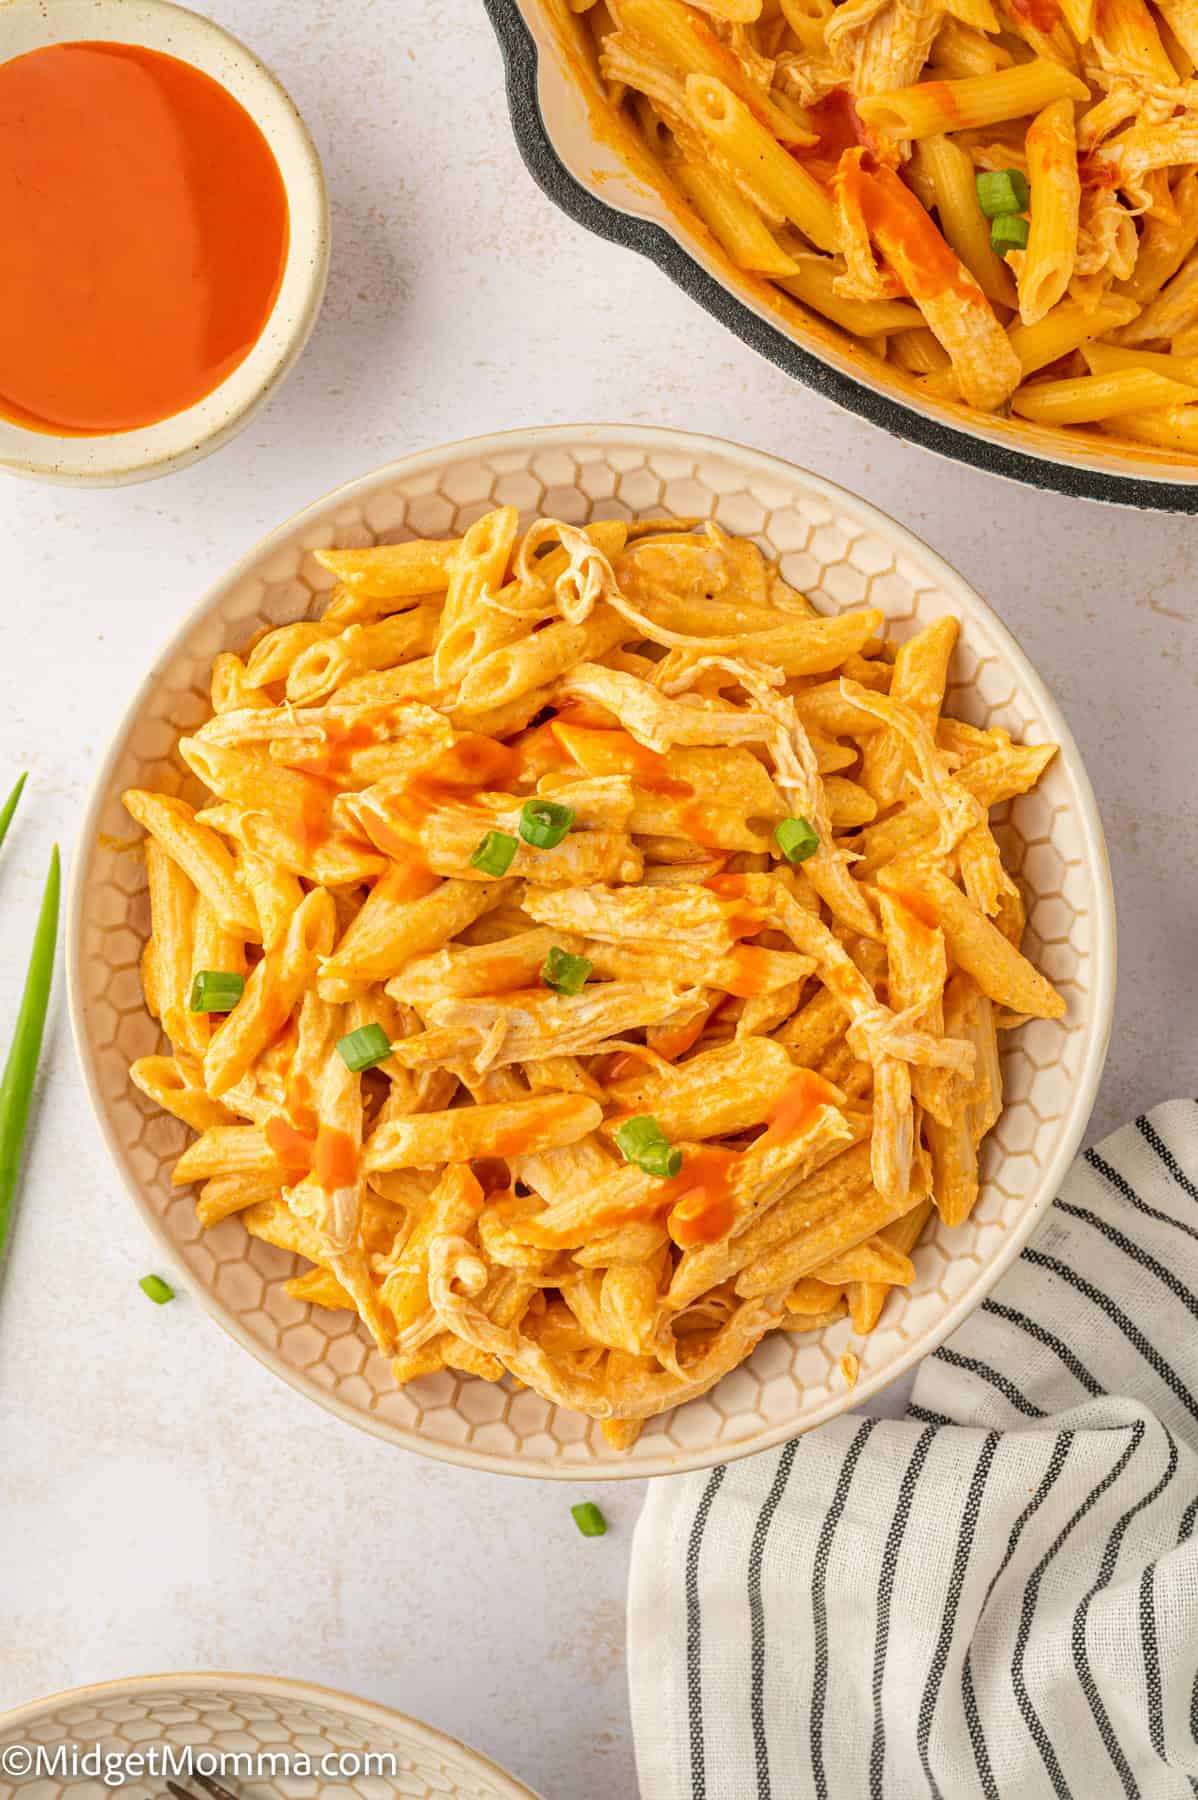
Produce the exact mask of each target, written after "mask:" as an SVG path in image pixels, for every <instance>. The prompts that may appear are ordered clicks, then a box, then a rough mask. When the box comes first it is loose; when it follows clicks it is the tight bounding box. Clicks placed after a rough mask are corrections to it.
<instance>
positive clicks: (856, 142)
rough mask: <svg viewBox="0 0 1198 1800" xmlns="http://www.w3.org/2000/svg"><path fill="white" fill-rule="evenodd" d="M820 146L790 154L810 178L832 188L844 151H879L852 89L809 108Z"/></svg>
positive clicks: (834, 92) (837, 90)
mask: <svg viewBox="0 0 1198 1800" xmlns="http://www.w3.org/2000/svg"><path fill="white" fill-rule="evenodd" d="M807 111H808V113H809V114H810V116H811V124H812V129H813V130H814V131H815V132H816V133H817V134H818V139H819V141H818V143H815V144H803V145H795V146H794V147H793V148H791V150H790V154H791V155H792V156H793V157H794V159H795V161H796V162H800V163H802V165H803V167H804V168H805V169H806V170H807V172H808V174H811V175H814V176H815V178H816V180H817V181H822V182H824V184H825V185H830V184H831V181H832V179H833V177H834V176H835V174H836V171H837V168H838V166H839V164H840V158H841V156H842V154H843V153H844V151H846V150H854V149H856V148H857V147H858V146H861V147H863V148H865V149H867V150H873V151H876V150H877V149H878V147H879V146H878V141H877V139H876V138H875V137H874V135H873V133H872V132H871V131H870V129H869V127H868V126H867V125H866V124H865V122H864V120H863V119H862V118H861V117H860V115H859V113H858V111H857V108H856V105H855V104H854V101H853V96H852V94H850V92H849V90H848V88H833V89H832V90H831V92H830V93H827V94H825V95H824V97H823V99H822V100H817V101H816V103H815V105H814V106H809V107H808V108H807Z"/></svg>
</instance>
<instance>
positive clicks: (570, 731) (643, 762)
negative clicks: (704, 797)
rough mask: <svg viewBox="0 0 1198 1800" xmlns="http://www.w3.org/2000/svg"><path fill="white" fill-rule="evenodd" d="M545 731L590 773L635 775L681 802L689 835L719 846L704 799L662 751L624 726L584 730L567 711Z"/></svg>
mask: <svg viewBox="0 0 1198 1800" xmlns="http://www.w3.org/2000/svg"><path fill="white" fill-rule="evenodd" d="M544 729H545V730H547V731H549V732H550V733H551V735H552V736H553V737H554V738H555V739H556V740H557V742H558V743H559V744H560V745H561V747H562V748H563V749H564V750H565V751H567V752H568V754H569V756H570V758H571V760H572V761H573V762H574V763H576V764H577V765H578V767H580V768H582V769H585V770H586V772H587V774H589V775H605V774H612V773H614V774H620V775H631V777H632V779H633V781H634V782H635V784H636V786H637V787H638V788H640V789H641V790H642V792H644V793H646V794H659V795H660V796H661V797H662V799H664V800H674V801H677V802H678V823H679V825H680V826H681V828H682V830H683V831H684V832H685V834H686V836H687V837H689V838H691V839H692V840H693V842H694V843H696V844H702V845H703V846H704V847H705V848H707V849H719V847H720V842H719V836H718V834H713V833H712V831H711V829H710V827H709V826H708V824H707V819H706V816H705V814H704V811H703V804H702V802H701V801H697V800H696V799H695V790H694V788H693V787H692V785H691V783H690V782H689V781H682V780H680V779H679V778H678V776H676V775H671V774H670V761H669V758H668V757H667V756H663V755H662V754H661V753H660V751H657V750H650V748H649V746H648V745H647V744H639V743H638V742H637V740H636V739H635V738H634V737H633V735H632V733H631V732H630V731H625V730H624V729H623V728H622V727H620V728H617V729H615V730H610V731H606V730H605V731H590V730H583V729H580V728H579V727H578V726H577V725H576V724H575V722H574V720H573V718H567V717H566V715H565V714H562V715H560V716H559V717H558V718H556V719H551V720H550V721H549V723H548V725H547V726H546V727H544Z"/></svg>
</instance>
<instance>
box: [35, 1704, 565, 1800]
mask: <svg viewBox="0 0 1198 1800" xmlns="http://www.w3.org/2000/svg"><path fill="white" fill-rule="evenodd" d="M60 1745H64V1746H67V1747H68V1748H73V1749H74V1750H75V1752H76V1753H77V1754H78V1755H80V1756H82V1755H83V1754H84V1753H85V1752H86V1751H87V1750H89V1749H91V1747H92V1746H93V1745H97V1746H99V1749H100V1755H101V1758H102V1759H103V1758H107V1757H109V1756H111V1757H113V1758H125V1757H129V1756H134V1755H138V1754H141V1755H146V1754H147V1753H149V1752H150V1751H151V1750H157V1751H159V1752H160V1751H161V1749H162V1747H163V1746H167V1745H169V1747H170V1749H171V1750H172V1751H174V1752H175V1753H176V1755H177V1754H178V1753H179V1752H181V1751H187V1750H190V1751H191V1752H192V1753H193V1755H195V1756H197V1757H200V1756H203V1755H205V1754H207V1755H215V1756H221V1755H224V1756H227V1757H232V1756H234V1755H237V1756H242V1757H245V1756H248V1757H254V1756H257V1755H259V1754H260V1755H262V1756H264V1757H267V1758H269V1757H272V1756H289V1757H294V1758H296V1759H298V1758H299V1757H300V1756H305V1757H307V1758H308V1760H309V1763H310V1765H311V1769H312V1773H311V1774H310V1775H304V1774H301V1773H300V1769H299V1766H298V1764H297V1768H296V1773H295V1774H294V1776H289V1775H286V1774H284V1773H283V1771H282V1770H281V1769H279V1768H278V1766H277V1765H274V1772H273V1773H272V1765H271V1764H270V1763H269V1762H267V1763H266V1764H265V1765H264V1766H263V1767H262V1771H261V1773H258V1774H256V1775H249V1774H246V1773H243V1771H245V1770H246V1769H247V1767H248V1765H247V1764H245V1763H236V1764H235V1763H232V1762H230V1763H228V1764H226V1767H225V1771H224V1773H223V1774H222V1775H219V1776H218V1779H219V1780H222V1781H223V1782H224V1783H225V1785H226V1786H228V1787H231V1788H232V1789H233V1791H234V1792H241V1793H246V1794H250V1793H252V1794H254V1795H256V1796H262V1795H266V1794H278V1795H284V1794H291V1795H294V1794H304V1795H307V1796H310V1800H393V1797H394V1796H398V1795H403V1796H404V1797H405V1800H407V1797H409V1796H410V1800H537V1797H536V1795H535V1794H534V1793H533V1792H532V1790H531V1788H526V1787H524V1786H522V1784H521V1783H520V1782H518V1781H515V1780H513V1778H512V1777H511V1776H510V1775H505V1774H504V1772H503V1770H502V1769H500V1768H497V1767H496V1765H495V1764H494V1763H493V1762H489V1761H488V1760H487V1758H486V1757H485V1756H479V1755H477V1754H476V1753H475V1751H473V1750H468V1749H467V1748H466V1746H465V1745H464V1744H459V1743H458V1741H457V1739H456V1738H451V1737H447V1736H446V1735H445V1733H444V1732H443V1731H435V1730H434V1729H433V1727H432V1726H431V1725H422V1724H421V1723H420V1721H419V1720H418V1719H409V1718H406V1717H405V1716H404V1714H403V1713H397V1712H392V1710H391V1708H390V1707H388V1706H377V1705H375V1703H374V1702H373V1701H371V1700H359V1699H357V1698H356V1697H355V1696H354V1695H353V1694H340V1693H337V1692H335V1691H334V1690H333V1689H332V1688H323V1687H317V1686H315V1685H314V1684H313V1683H312V1682H308V1681H284V1680H282V1679H281V1678H280V1677H279V1676H277V1675H224V1674H201V1675H142V1676H133V1677H131V1678H130V1679H128V1680H125V1681H102V1682H98V1683H97V1684H95V1685H94V1686H92V1687H83V1688H71V1689H70V1690H69V1691H68V1692H66V1693H63V1694H52V1695H50V1697H49V1698H48V1699H45V1700H35V1701H34V1702H33V1703H32V1704H31V1705H29V1706H19V1707H17V1708H16V1709H15V1711H13V1712H8V1713H0V1792H2V1793H4V1794H5V1795H7V1796H11V1800H23V1796H24V1795H25V1794H26V1793H28V1795H29V1797H30V1800H35V1797H36V1800H77V1796H79V1795H81V1794H82V1793H84V1792H87V1793H89V1794H92V1793H94V1794H102V1793H105V1792H114V1793H116V1792H119V1793H125V1794H127V1795H128V1796H129V1800H142V1797H145V1796H151V1795H152V1796H158V1795H160V1794H165V1792H166V1783H165V1780H164V1779H161V1778H150V1776H149V1774H148V1773H147V1774H146V1775H143V1776H140V1777H135V1776H132V1775H130V1777H129V1779H128V1782H127V1785H122V1786H117V1785H115V1784H113V1785H112V1786H110V1787H107V1788H106V1787H104V1786H102V1785H101V1783H100V1781H98V1780H93V1781H92V1782H91V1783H90V1784H87V1785H86V1786H85V1785H84V1783H83V1780H82V1778H80V1779H79V1780H78V1781H73V1780H71V1779H70V1777H69V1775H68V1774H67V1773H65V1772H64V1774H63V1775H61V1776H52V1775H39V1774H38V1773H37V1772H36V1770H35V1769H34V1768H33V1767H32V1764H33V1761H34V1758H35V1757H36V1754H37V1750H38V1748H39V1747H44V1748H45V1749H46V1750H48V1751H50V1752H51V1753H53V1752H54V1751H56V1750H57V1749H58V1747H59V1746H60ZM368 1753H369V1754H371V1755H373V1756H376V1757H382V1758H385V1759H387V1760H386V1761H385V1762H383V1763H381V1764H380V1763H377V1762H376V1763H373V1764H367V1763H366V1761H365V1758H366V1756H367V1754H368ZM326 1757H333V1758H338V1759H343V1760H339V1762H338V1765H337V1766H336V1767H334V1765H332V1764H325V1766H324V1767H323V1768H322V1767H321V1764H322V1763H323V1762H324V1759H325V1758H326ZM26 1759H28V1761H29V1762H30V1764H31V1766H30V1767H29V1768H28V1769H25V1768H23V1767H22V1764H23V1763H24V1762H25V1761H26ZM392 1768H393V1769H394V1771H395V1772H394V1774H393V1775H392V1774H391V1772H390V1771H391V1770H392ZM199 1769H200V1773H207V1766H206V1764H204V1763H201V1764H200V1765H199ZM380 1769H381V1770H383V1771H384V1772H383V1773H378V1772H372V1771H378V1770H380ZM167 1772H168V1773H171V1771H169V1770H168V1771H167ZM180 1779H182V1780H183V1782H184V1785H187V1786H190V1787H191V1789H192V1791H193V1792H196V1793H198V1792H199V1789H198V1787H197V1786H196V1784H195V1783H194V1782H190V1783H189V1782H188V1781H187V1777H186V1775H183V1776H181V1777H180Z"/></svg>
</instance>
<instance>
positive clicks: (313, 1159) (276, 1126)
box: [266, 1118, 359, 1194]
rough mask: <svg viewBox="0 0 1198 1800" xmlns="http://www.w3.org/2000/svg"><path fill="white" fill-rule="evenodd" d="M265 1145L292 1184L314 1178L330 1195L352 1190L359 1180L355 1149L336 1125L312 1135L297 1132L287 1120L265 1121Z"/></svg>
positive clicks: (348, 1138) (350, 1140)
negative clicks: (347, 1189) (292, 1181)
mask: <svg viewBox="0 0 1198 1800" xmlns="http://www.w3.org/2000/svg"><path fill="white" fill-rule="evenodd" d="M305 1122H308V1121H305ZM266 1141H267V1143H268V1144H269V1145H270V1148H271V1150H272V1152H273V1153H274V1155H275V1157H276V1158H277V1159H278V1161H279V1162H280V1163H281V1164H282V1167H283V1170H284V1172H285V1173H286V1174H287V1175H289V1176H290V1177H291V1178H292V1180H295V1181H298V1180H301V1179H302V1178H303V1177H304V1176H305V1175H315V1177H316V1180H317V1184H318V1185H319V1186H320V1187H322V1188H323V1189H324V1191H325V1193H326V1194H331V1193H333V1192H335V1190H336V1189H337V1188H343V1187H353V1186H354V1184H355V1183H356V1181H357V1179H358V1168H359V1156H358V1147H357V1145H356V1144H355V1143H354V1141H353V1139H352V1138H351V1137H349V1136H348V1134H347V1133H346V1132H344V1131H341V1130H339V1129H338V1128H337V1126H335V1125H318V1126H317V1128H316V1131H315V1133H312V1132H307V1131H300V1130H298V1129H297V1127H296V1126H294V1125H289V1124H288V1122H287V1120H286V1119H277V1118H276V1119H268V1120H267V1122H266Z"/></svg>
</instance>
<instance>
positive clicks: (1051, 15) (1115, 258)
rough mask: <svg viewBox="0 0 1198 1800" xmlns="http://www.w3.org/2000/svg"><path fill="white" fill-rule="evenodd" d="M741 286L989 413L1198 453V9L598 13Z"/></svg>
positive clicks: (621, 89) (602, 51)
mask: <svg viewBox="0 0 1198 1800" xmlns="http://www.w3.org/2000/svg"><path fill="white" fill-rule="evenodd" d="M572 10H573V12H576V13H579V14H581V15H582V17H581V19H579V20H578V21H577V22H576V24H575V25H574V26H573V29H574V30H575V31H581V32H582V34H583V37H584V38H585V39H588V40H589V42H590V45H591V47H592V49H593V52H594V56H595V60H596V63H597V68H598V72H599V78H600V80H601V81H602V82H603V83H604V84H605V87H606V92H607V94H608V96H609V98H610V100H611V102H612V103H613V105H614V106H615V107H616V108H617V109H619V111H620V113H621V114H622V115H623V117H624V119H625V120H626V122H627V124H628V125H629V126H630V128H631V129H632V131H633V132H634V134H635V136H636V138H637V140H638V141H639V143H640V145H641V146H643V148H644V150H645V151H647V153H648V155H649V157H650V159H651V161H652V163H653V164H654V165H655V166H656V168H657V170H658V171H659V174H660V178H661V179H662V180H663V181H664V182H665V183H666V185H667V187H668V188H670V189H671V190H672V191H673V193H674V194H675V196H676V198H678V199H680V200H682V201H684V202H685V203H686V205H687V206H688V207H689V209H690V211H691V213H692V215H693V216H694V223H695V225H696V227H697V229H699V230H700V231H701V232H702V231H704V230H705V231H706V232H709V233H710V234H711V236H712V237H713V238H714V239H715V240H716V242H717V243H718V245H719V246H720V247H721V248H722V250H723V251H724V252H725V253H726V254H727V256H729V257H730V258H731V259H732V261H733V263H734V264H736V265H737V267H738V268H739V269H740V270H741V271H742V272H744V273H745V274H746V275H748V276H749V277H751V278H761V279H763V280H764V281H765V282H767V283H769V284H770V287H769V288H768V289H763V293H764V294H765V295H766V297H767V298H768V300H769V304H770V305H771V306H772V307H773V309H774V310H776V311H780V312H781V313H782V315H783V316H784V318H787V319H788V320H789V321H790V322H792V323H794V322H799V321H798V318H797V314H796V309H795V308H794V306H793V302H794V301H796V300H797V301H799V302H800V303H801V304H802V306H804V307H807V308H810V309H812V310H813V311H814V312H816V313H818V314H820V315H822V316H823V317H824V318H826V319H828V320H830V321H831V322H832V323H833V324H835V325H837V326H839V327H840V328H841V329H842V330H844V331H846V332H847V333H849V334H850V335H851V336H852V337H854V338H855V339H857V340H858V341H859V342H860V343H861V344H862V345H864V346H866V347H867V348H868V349H869V350H870V351H871V352H872V353H873V354H874V355H876V356H878V357H880V358H883V359H884V360H886V361H887V362H889V363H890V364H891V366H892V367H894V368H896V369H898V370H901V371H903V376H904V379H905V380H908V381H910V382H912V383H914V384H915V386H916V387H917V388H923V389H925V390H926V391H928V392H929V393H932V394H935V395H937V396H939V397H941V398H944V399H947V400H955V401H960V402H963V403H964V404H965V405H967V406H968V407H971V408H974V409H976V410H978V411H981V412H985V413H991V414H994V413H1006V412H1009V411H1011V412H1014V413H1015V414H1016V415H1018V416H1020V417H1022V418H1025V419H1028V420H1031V421H1037V422H1042V423H1045V424H1049V425H1063V426H1069V427H1091V426H1092V427H1097V428H1099V429H1100V430H1102V431H1104V432H1106V433H1113V434H1115V435H1116V436H1122V437H1124V438H1130V439H1133V440H1135V441H1137V442H1140V443H1144V444H1149V445H1154V446H1157V447H1160V448H1165V449H1169V450H1174V451H1180V452H1194V451H1198V180H1196V175H1195V164H1196V163H1198V80H1196V79H1195V60H1196V59H1198V11H1196V10H1195V8H1194V7H1193V6H1192V5H1190V4H1189V3H1188V0H1181V3H1177V0H1158V3H1157V4H1150V3H1149V0H842V3H841V4H839V5H836V4H834V0H694V4H689V3H688V0H581V4H580V3H579V0H574V4H573V7H572Z"/></svg>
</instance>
